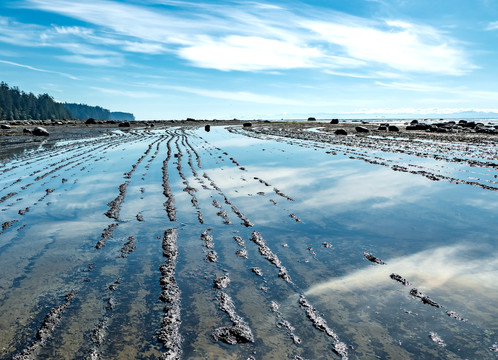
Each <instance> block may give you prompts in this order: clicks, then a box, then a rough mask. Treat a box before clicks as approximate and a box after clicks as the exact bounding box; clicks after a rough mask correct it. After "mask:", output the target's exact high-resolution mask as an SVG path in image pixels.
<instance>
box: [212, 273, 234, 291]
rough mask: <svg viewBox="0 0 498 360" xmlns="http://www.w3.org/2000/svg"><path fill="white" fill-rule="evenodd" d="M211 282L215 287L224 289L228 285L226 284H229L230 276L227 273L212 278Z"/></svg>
mask: <svg viewBox="0 0 498 360" xmlns="http://www.w3.org/2000/svg"><path fill="white" fill-rule="evenodd" d="M213 283H214V288H215V289H220V290H222V289H225V288H226V287H227V286H228V284H230V277H229V276H228V274H225V275H223V276H220V277H217V278H216V279H214V280H213Z"/></svg>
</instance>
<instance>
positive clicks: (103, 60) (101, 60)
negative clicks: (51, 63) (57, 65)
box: [58, 55, 123, 67]
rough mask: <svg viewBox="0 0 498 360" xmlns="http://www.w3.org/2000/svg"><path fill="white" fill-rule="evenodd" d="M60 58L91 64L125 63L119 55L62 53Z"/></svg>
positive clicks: (116, 64)
mask: <svg viewBox="0 0 498 360" xmlns="http://www.w3.org/2000/svg"><path fill="white" fill-rule="evenodd" d="M58 58H59V59H61V60H64V61H67V62H71V63H76V64H82V65H89V66H107V67H119V66H121V65H122V64H123V60H122V59H121V58H119V57H95V56H82V55H61V56H58Z"/></svg>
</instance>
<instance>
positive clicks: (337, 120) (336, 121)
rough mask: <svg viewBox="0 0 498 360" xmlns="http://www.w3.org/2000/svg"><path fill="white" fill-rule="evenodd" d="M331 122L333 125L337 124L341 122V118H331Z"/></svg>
mask: <svg viewBox="0 0 498 360" xmlns="http://www.w3.org/2000/svg"><path fill="white" fill-rule="evenodd" d="M330 123H331V124H333V125H337V124H339V119H332V120H330Z"/></svg>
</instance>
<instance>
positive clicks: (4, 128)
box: [2, 124, 10, 130]
mask: <svg viewBox="0 0 498 360" xmlns="http://www.w3.org/2000/svg"><path fill="white" fill-rule="evenodd" d="M9 129H10V125H6V124H2V130H9Z"/></svg>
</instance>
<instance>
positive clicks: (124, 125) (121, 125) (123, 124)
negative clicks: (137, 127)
mask: <svg viewBox="0 0 498 360" xmlns="http://www.w3.org/2000/svg"><path fill="white" fill-rule="evenodd" d="M118 127H131V124H130V123H129V122H128V121H124V122H121V123H119V125H118Z"/></svg>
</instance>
